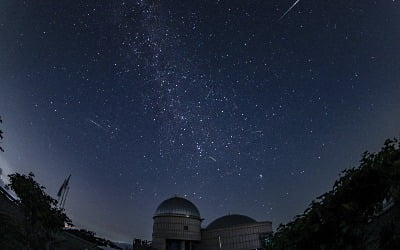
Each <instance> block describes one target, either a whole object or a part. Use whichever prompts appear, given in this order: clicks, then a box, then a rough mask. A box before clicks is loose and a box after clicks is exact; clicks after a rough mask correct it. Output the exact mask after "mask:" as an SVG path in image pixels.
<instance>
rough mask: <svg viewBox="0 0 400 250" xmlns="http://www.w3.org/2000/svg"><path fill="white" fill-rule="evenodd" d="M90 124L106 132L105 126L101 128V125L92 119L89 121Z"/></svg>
mask: <svg viewBox="0 0 400 250" xmlns="http://www.w3.org/2000/svg"><path fill="white" fill-rule="evenodd" d="M87 120H88V121H89V122H90V123H92V124H94V125H96V126H97V127H99V128H101V129H104V130H106V129H105V128H104V127H103V126H101V125H100V124H98V123H97V122H95V121H93V120H92V119H87Z"/></svg>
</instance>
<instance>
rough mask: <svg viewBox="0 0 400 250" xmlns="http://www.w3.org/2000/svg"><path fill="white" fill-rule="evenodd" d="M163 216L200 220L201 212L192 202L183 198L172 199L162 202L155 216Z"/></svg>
mask: <svg viewBox="0 0 400 250" xmlns="http://www.w3.org/2000/svg"><path fill="white" fill-rule="evenodd" d="M162 215H179V216H186V217H194V218H199V219H200V212H199V210H198V209H197V207H196V206H195V205H194V204H193V203H192V202H191V201H189V200H186V199H184V198H181V197H172V198H169V199H167V200H165V201H163V202H161V204H160V205H159V206H158V208H157V209H156V212H155V214H154V216H162Z"/></svg>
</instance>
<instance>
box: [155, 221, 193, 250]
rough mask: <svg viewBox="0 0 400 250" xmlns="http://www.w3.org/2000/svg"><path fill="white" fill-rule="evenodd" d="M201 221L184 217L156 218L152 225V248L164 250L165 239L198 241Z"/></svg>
mask: <svg viewBox="0 0 400 250" xmlns="http://www.w3.org/2000/svg"><path fill="white" fill-rule="evenodd" d="M200 230H201V220H200V219H196V218H191V217H184V216H174V215H171V216H156V217H154V224H153V241H152V243H153V248H154V249H157V250H164V249H165V240H166V239H176V240H185V241H200V239H201V232H200Z"/></svg>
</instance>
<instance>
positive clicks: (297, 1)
mask: <svg viewBox="0 0 400 250" xmlns="http://www.w3.org/2000/svg"><path fill="white" fill-rule="evenodd" d="M299 2H300V0H296V2H294V4H292V6H290V8H289V9H288V10H287V11H286V12H285V13H283V15H282V16H281V17H280V18H279V20H278V21H280V20H282V19H283V18H284V17H285V16H286V15H287V14H288V13H289V12H290V11H291V10H292V9H293V8H294V7H295V6H296V5H297V4H298V3H299Z"/></svg>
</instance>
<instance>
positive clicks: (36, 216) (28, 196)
mask: <svg viewBox="0 0 400 250" xmlns="http://www.w3.org/2000/svg"><path fill="white" fill-rule="evenodd" d="M9 179H10V184H8V187H9V188H11V189H12V190H13V191H14V192H15V194H16V195H17V196H18V197H19V201H18V203H19V205H20V208H21V211H22V212H23V215H24V218H23V223H22V233H23V234H24V238H25V240H26V243H27V247H30V248H33V249H43V248H44V247H45V245H46V243H47V242H49V241H50V240H51V239H52V235H53V234H54V233H57V232H58V231H60V230H61V229H62V228H63V227H64V226H65V223H67V224H71V221H70V219H69V218H68V217H67V216H66V215H65V213H64V211H63V210H62V209H60V208H58V207H57V201H56V200H55V199H53V198H51V197H50V196H49V195H48V194H46V193H45V191H44V189H45V188H44V187H43V186H40V185H39V184H38V183H37V182H36V181H35V180H34V174H33V173H29V175H21V174H18V173H15V174H11V175H9Z"/></svg>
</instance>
